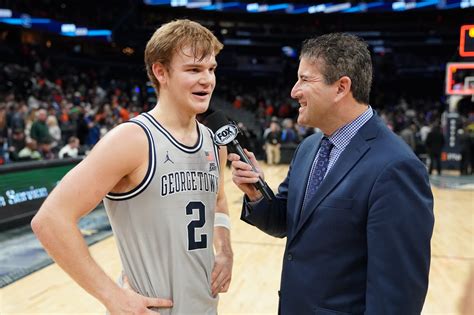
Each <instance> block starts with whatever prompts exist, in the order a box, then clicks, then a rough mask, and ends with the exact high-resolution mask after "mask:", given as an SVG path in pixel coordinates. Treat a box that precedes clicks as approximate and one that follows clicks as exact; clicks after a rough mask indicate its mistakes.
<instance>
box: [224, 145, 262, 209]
mask: <svg viewBox="0 0 474 315" xmlns="http://www.w3.org/2000/svg"><path fill="white" fill-rule="evenodd" d="M244 152H245V154H247V157H248V158H249V160H250V162H251V163H252V164H253V166H254V167H255V169H256V171H257V172H255V171H254V170H253V168H252V165H249V164H247V163H245V162H244V161H241V160H240V156H238V155H237V154H234V153H230V154H229V156H228V157H227V158H228V160H229V161H230V162H232V164H231V165H232V181H233V182H234V184H236V185H237V186H238V187H239V188H240V190H242V191H243V192H244V193H245V194H246V195H247V196H248V197H249V198H250V200H257V199H260V198H261V197H262V194H261V193H260V192H259V191H258V190H257V189H256V188H255V186H254V185H253V184H255V183H256V182H258V179H259V177H260V178H262V179H264V174H263V171H262V169H261V168H260V164H259V163H258V162H257V159H256V158H255V155H254V154H253V153H252V152H249V151H247V149H244Z"/></svg>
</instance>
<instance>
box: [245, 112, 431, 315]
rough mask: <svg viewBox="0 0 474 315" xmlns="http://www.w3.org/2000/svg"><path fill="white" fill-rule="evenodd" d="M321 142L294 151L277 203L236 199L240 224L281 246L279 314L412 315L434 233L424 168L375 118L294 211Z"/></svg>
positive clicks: (315, 138) (422, 290) (419, 301)
mask: <svg viewBox="0 0 474 315" xmlns="http://www.w3.org/2000/svg"><path fill="white" fill-rule="evenodd" d="M321 137H322V135H321V134H314V135H312V136H310V137H308V138H307V139H305V140H304V141H303V142H302V143H301V144H300V145H299V147H298V148H297V150H296V152H295V155H294V157H293V160H292V162H291V165H290V168H289V171H288V175H287V177H286V179H285V180H284V181H283V183H281V184H280V186H279V188H278V194H277V195H276V199H274V200H273V201H272V202H271V203H269V202H267V201H266V200H261V201H258V202H248V201H247V200H244V206H243V211H242V219H243V220H244V221H246V222H248V223H250V224H252V225H255V226H256V227H258V228H259V229H261V230H262V231H264V232H266V233H268V234H270V235H273V236H276V237H287V243H286V248H285V254H284V257H283V270H282V276H281V287H280V292H279V295H280V307H279V313H280V314H283V315H302V314H317V315H331V314H333V315H343V314H371V315H383V314H394V315H410V314H420V312H421V310H422V307H423V303H424V300H425V296H426V291H427V288H428V273H429V266H430V240H431V235H432V232H433V225H434V216H433V196H432V193H431V189H430V184H429V179H428V174H427V172H426V169H425V166H424V165H423V164H422V163H421V162H420V161H419V159H418V158H417V157H416V156H415V155H414V154H413V152H412V151H411V149H410V148H409V147H408V146H407V145H406V144H405V143H404V142H403V141H402V140H401V139H400V138H399V137H398V136H396V135H395V134H394V133H393V132H391V131H390V130H389V129H388V128H387V127H386V126H385V124H384V123H383V122H382V120H381V119H380V118H379V117H378V116H377V115H376V114H375V113H374V116H373V117H372V118H371V119H370V120H369V121H368V122H367V123H366V124H365V125H364V126H362V128H361V129H359V131H358V132H357V134H356V135H355V136H354V138H353V139H352V140H351V142H350V143H349V145H348V146H347V147H346V149H345V150H344V152H343V153H342V154H341V155H340V157H339V159H338V160H337V162H336V164H335V165H334V166H333V167H332V169H331V170H330V172H329V173H328V174H327V175H326V178H325V179H324V180H323V182H322V183H321V185H320V187H319V188H318V191H317V192H316V195H315V196H314V197H313V199H312V200H310V202H309V203H308V204H309V206H308V207H307V208H306V209H304V211H303V212H301V207H302V203H303V198H304V194H305V189H306V184H307V181H308V177H309V173H310V169H311V165H312V163H313V160H314V158H315V156H316V152H317V150H318V147H319V142H320V140H321ZM300 213H301V215H300Z"/></svg>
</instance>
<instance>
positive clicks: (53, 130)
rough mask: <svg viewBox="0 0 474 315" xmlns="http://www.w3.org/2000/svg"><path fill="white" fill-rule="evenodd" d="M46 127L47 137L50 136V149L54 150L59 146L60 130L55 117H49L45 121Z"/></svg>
mask: <svg viewBox="0 0 474 315" xmlns="http://www.w3.org/2000/svg"><path fill="white" fill-rule="evenodd" d="M46 125H48V131H49V135H50V136H51V141H52V142H51V148H52V149H54V148H56V147H58V146H59V145H60V144H61V128H59V125H58V119H57V118H56V116H53V115H49V116H48V118H47V119H46ZM56 152H57V151H56Z"/></svg>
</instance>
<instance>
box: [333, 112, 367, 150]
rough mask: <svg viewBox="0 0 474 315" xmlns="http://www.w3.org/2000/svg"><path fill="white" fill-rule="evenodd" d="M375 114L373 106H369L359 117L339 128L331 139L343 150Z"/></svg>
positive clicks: (335, 145)
mask: <svg viewBox="0 0 474 315" xmlns="http://www.w3.org/2000/svg"><path fill="white" fill-rule="evenodd" d="M373 115H374V113H373V110H372V107H371V106H370V105H369V107H368V108H367V109H366V110H365V111H364V112H363V113H362V114H361V115H359V117H357V118H356V119H354V120H353V121H351V122H350V123H348V124H347V125H345V126H343V127H341V128H339V129H338V130H337V131H336V132H334V133H333V134H332V136H330V137H329V140H330V141H331V142H332V143H333V144H334V147H336V148H337V149H339V150H341V151H343V150H344V149H345V148H346V147H347V145H348V144H349V142H351V140H352V138H353V137H354V136H355V134H356V133H357V131H359V129H360V128H361V127H362V126H363V125H364V124H365V123H366V122H367V121H368V120H369V119H370V118H371V117H372V116H373Z"/></svg>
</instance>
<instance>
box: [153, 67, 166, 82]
mask: <svg viewBox="0 0 474 315" xmlns="http://www.w3.org/2000/svg"><path fill="white" fill-rule="evenodd" d="M152 70H153V75H154V76H155V78H156V79H157V80H158V82H159V83H160V86H162V85H164V84H165V83H166V79H167V76H166V74H167V69H166V67H165V65H163V64H162V63H161V62H156V63H154V64H153V66H152Z"/></svg>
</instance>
